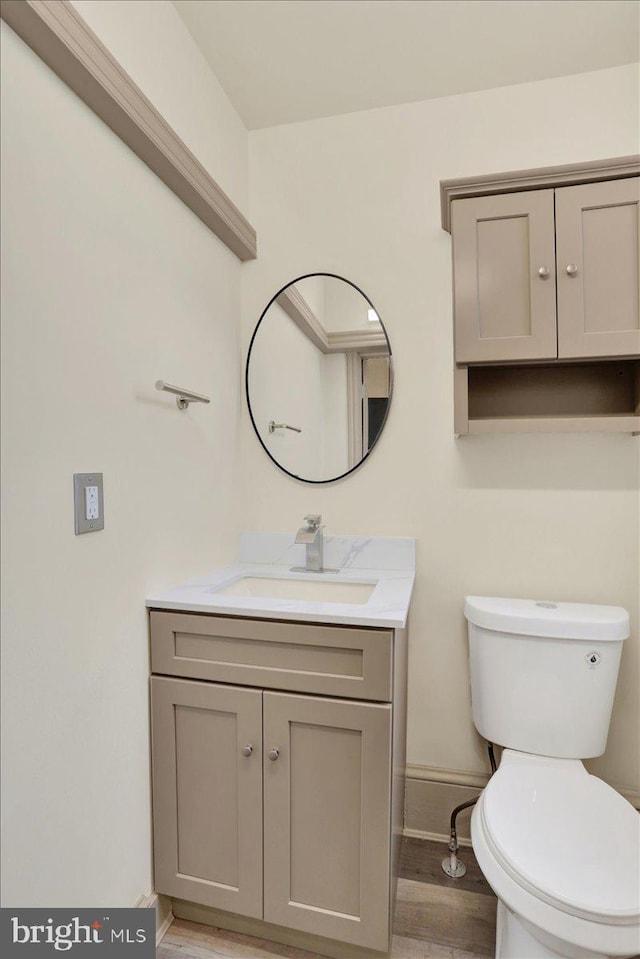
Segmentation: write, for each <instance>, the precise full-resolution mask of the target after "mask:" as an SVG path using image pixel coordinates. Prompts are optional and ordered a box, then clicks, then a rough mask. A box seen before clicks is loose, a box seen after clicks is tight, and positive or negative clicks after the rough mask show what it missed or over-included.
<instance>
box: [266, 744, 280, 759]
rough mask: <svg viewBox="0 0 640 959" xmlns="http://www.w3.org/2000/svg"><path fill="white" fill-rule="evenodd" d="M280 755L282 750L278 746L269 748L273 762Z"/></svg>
mask: <svg viewBox="0 0 640 959" xmlns="http://www.w3.org/2000/svg"><path fill="white" fill-rule="evenodd" d="M279 755H280V750H279V749H278V747H277V746H274V747H273V749H270V750H269V753H268V756H269V759H270V760H271V762H272V763H274V762H275V761H276V759H277V758H278V756H279Z"/></svg>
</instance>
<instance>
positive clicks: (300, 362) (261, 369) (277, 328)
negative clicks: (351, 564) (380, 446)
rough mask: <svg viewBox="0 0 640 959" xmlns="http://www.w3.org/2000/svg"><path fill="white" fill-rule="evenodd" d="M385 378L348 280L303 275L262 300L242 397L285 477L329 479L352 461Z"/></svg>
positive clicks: (379, 410) (375, 320)
mask: <svg viewBox="0 0 640 959" xmlns="http://www.w3.org/2000/svg"><path fill="white" fill-rule="evenodd" d="M392 385H393V371H392V365H391V346H390V344H389V338H388V337H387V333H386V330H385V328H384V326H383V324H382V321H381V320H380V318H379V316H378V314H377V312H376V310H375V307H374V306H373V303H372V302H371V300H370V299H369V298H368V297H367V296H365V295H364V293H363V292H362V290H359V289H358V287H357V286H355V284H354V283H351V282H350V281H349V280H344V279H342V277H339V276H335V275H333V274H331V273H311V274H308V275H307V276H301V277H299V278H298V279H296V280H293V282H292V283H289V284H288V285H287V286H285V287H283V288H282V289H281V290H280V291H279V292H278V293H276V295H275V296H274V297H273V299H272V300H270V302H269V303H268V304H267V307H266V309H265V310H264V312H263V314H262V316H261V317H260V319H259V321H258V325H257V326H256V328H255V330H254V333H253V336H252V338H251V344H250V346H249V355H248V357H247V370H246V387H247V402H248V404H249V413H250V415H251V422H252V423H253V427H254V429H255V431H256V433H257V435H258V439H259V440H260V442H261V443H262V445H263V447H264V449H265V450H266V452H267V453H268V454H269V456H270V457H271V459H272V460H273V462H274V463H275V464H276V466H279V467H280V469H281V470H284V472H285V473H288V474H289V476H293V477H295V478H296V479H299V480H302V481H303V482H305V483H330V482H331V481H332V480H336V479H339V478H340V477H342V476H345V475H346V474H347V473H350V472H351V471H352V470H354V469H356V468H357V467H358V466H360V464H361V463H362V462H363V461H364V460H365V459H366V458H367V456H368V455H369V453H370V452H371V450H372V449H373V447H374V446H375V444H376V443H377V441H378V438H379V437H380V434H381V432H382V429H383V427H384V424H385V420H386V418H387V414H388V412H389V406H390V403H391V390H392Z"/></svg>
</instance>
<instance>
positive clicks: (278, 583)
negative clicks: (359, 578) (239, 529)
mask: <svg viewBox="0 0 640 959" xmlns="http://www.w3.org/2000/svg"><path fill="white" fill-rule="evenodd" d="M375 588H376V583H334V582H327V581H326V580H309V579H276V578H271V577H266V576H265V577H261V576H245V577H244V578H243V579H237V580H235V582H233V583H230V584H229V585H228V586H224V587H223V588H222V589H217V590H216V593H218V594H219V595H220V596H244V597H245V598H254V599H299V600H306V601H307V602H309V601H310V602H315V603H347V604H350V605H353V606H363V605H364V604H365V603H366V602H367V600H368V599H369V597H370V596H371V594H372V592H373V591H374V589H375Z"/></svg>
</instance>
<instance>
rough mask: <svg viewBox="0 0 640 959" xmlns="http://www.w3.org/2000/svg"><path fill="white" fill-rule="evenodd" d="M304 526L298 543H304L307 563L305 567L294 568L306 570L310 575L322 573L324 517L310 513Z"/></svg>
mask: <svg viewBox="0 0 640 959" xmlns="http://www.w3.org/2000/svg"><path fill="white" fill-rule="evenodd" d="M304 523H305V525H304V526H301V527H300V529H299V530H298V532H297V534H296V543H304V545H305V546H306V549H307V561H306V565H305V566H303V567H302V566H301V567H294V569H304V570H306V571H307V572H309V573H321V572H322V569H323V566H322V562H323V546H324V543H323V540H322V530H323V529H324V526H323V525H322V516H321V515H320V514H319V513H309V515H308V516H305V518H304Z"/></svg>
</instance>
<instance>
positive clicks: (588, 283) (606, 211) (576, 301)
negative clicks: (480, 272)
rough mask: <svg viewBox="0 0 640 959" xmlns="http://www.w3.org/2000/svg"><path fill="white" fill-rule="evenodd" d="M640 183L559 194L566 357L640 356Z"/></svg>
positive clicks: (561, 341)
mask: <svg viewBox="0 0 640 959" xmlns="http://www.w3.org/2000/svg"><path fill="white" fill-rule="evenodd" d="M639 209H640V179H639V178H638V177H629V178H628V179H621V180H611V181H608V182H604V183H585V184H582V185H580V186H570V187H563V188H562V189H558V190H557V191H556V221H557V237H558V239H557V262H558V345H559V355H560V357H567V358H570V357H589V356H592V357H606V356H632V355H635V356H637V355H640V319H639V292H638V281H639V277H638V272H639V262H640V248H639V244H638V235H639V233H640V214H639Z"/></svg>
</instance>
